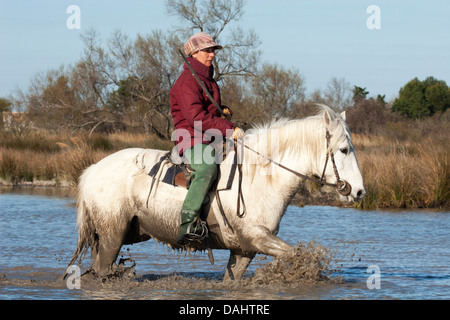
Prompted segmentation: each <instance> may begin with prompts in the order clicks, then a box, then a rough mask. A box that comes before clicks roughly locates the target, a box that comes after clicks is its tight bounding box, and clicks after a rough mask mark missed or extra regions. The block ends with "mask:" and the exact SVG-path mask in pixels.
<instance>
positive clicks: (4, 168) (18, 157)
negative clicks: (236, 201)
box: [0, 132, 450, 209]
mask: <svg viewBox="0 0 450 320" xmlns="http://www.w3.org/2000/svg"><path fill="white" fill-rule="evenodd" d="M353 143H354V145H355V149H356V154H357V157H358V161H359V165H360V168H361V171H362V174H363V177H364V182H365V186H366V190H367V196H366V198H365V199H364V200H363V201H362V202H361V203H359V204H357V205H356V206H357V207H359V208H361V209H376V208H444V209H445V208H449V207H450V154H449V150H450V142H449V139H448V137H447V136H446V134H445V133H442V134H434V135H431V136H430V135H429V136H427V137H424V138H418V137H415V138H414V140H412V139H411V140H406V141H402V142H399V140H395V139H391V138H387V137H383V136H368V135H356V134H355V135H353ZM172 145H173V144H172V142H171V141H166V140H161V139H158V138H157V137H156V136H146V135H144V134H129V133H115V134H110V135H102V134H93V135H90V136H89V135H87V134H85V135H80V136H76V137H69V136H64V135H62V134H50V133H46V132H30V133H28V134H22V135H21V136H9V135H7V134H1V135H0V178H1V179H2V180H3V183H7V184H13V185H14V184H29V185H33V184H34V185H36V184H37V185H40V184H43V185H53V186H61V185H71V186H74V185H76V182H77V180H78V177H79V176H80V174H81V172H82V171H83V170H84V169H85V168H86V167H88V166H89V165H90V164H93V163H95V162H97V161H99V160H100V159H102V158H104V157H105V156H107V155H109V154H111V153H113V152H116V151H118V150H121V149H125V148H130V147H142V148H155V149H163V150H169V149H170V148H171V147H172ZM49 181H51V183H49ZM293 203H294V204H298V205H305V204H336V203H337V201H336V197H335V196H334V194H333V193H331V194H325V193H323V192H320V191H319V190H318V189H317V188H315V187H314V186H313V185H306V186H305V187H302V188H301V189H300V190H299V192H298V194H297V196H296V198H295V199H294V202H293Z"/></svg>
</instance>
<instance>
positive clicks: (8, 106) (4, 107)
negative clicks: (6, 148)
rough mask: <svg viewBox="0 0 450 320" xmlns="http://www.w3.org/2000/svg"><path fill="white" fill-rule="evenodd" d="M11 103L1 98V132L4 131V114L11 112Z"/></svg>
mask: <svg viewBox="0 0 450 320" xmlns="http://www.w3.org/2000/svg"><path fill="white" fill-rule="evenodd" d="M11 105H12V103H11V101H9V100H8V99H5V98H0V132H1V131H3V112H5V111H11Z"/></svg>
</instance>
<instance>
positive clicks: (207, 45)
mask: <svg viewBox="0 0 450 320" xmlns="http://www.w3.org/2000/svg"><path fill="white" fill-rule="evenodd" d="M219 49H222V46H220V45H218V44H217V43H216V42H215V41H214V40H213V38H212V37H211V36H210V35H208V34H206V33H204V32H200V33H198V34H196V35H194V36H192V37H191V38H190V39H189V40H188V41H187V42H186V44H185V45H184V53H185V54H186V56H187V58H186V59H187V61H188V63H189V64H190V66H191V67H192V69H193V70H194V71H195V73H196V74H197V76H198V77H199V78H200V80H201V81H202V82H203V84H204V86H205V87H206V89H207V90H208V91H209V94H210V95H211V96H212V97H213V99H214V100H215V101H216V102H217V103H218V105H220V106H221V99H220V90H219V87H218V85H217V83H216V81H215V80H214V78H213V76H214V66H213V65H212V61H213V59H214V56H215V51H216V50H219ZM170 107H171V113H172V117H173V122H174V129H175V131H174V138H175V144H176V147H177V149H178V151H179V153H180V155H181V156H183V159H184V160H185V161H186V162H188V163H189V164H190V166H191V167H192V169H193V171H194V172H193V173H192V174H191V178H192V181H191V184H190V187H189V190H188V193H187V195H186V198H185V200H184V202H183V206H182V209H181V225H180V230H179V233H178V238H177V243H178V244H180V245H186V244H188V243H189V242H190V241H191V240H194V239H202V238H203V237H204V236H205V235H206V232H207V231H206V228H205V226H204V225H203V224H201V223H200V219H199V218H198V217H199V214H200V211H201V207H202V203H203V201H204V198H205V196H206V195H207V193H208V191H209V189H210V187H211V185H212V184H213V182H214V180H215V179H216V177H217V170H218V169H217V166H218V164H217V163H216V161H214V159H215V150H214V148H213V147H212V146H211V143H213V142H214V141H211V140H213V139H211V136H209V135H208V132H207V131H208V130H209V131H210V132H211V130H212V129H214V130H215V132H218V131H219V132H220V133H221V135H222V137H227V138H232V139H239V138H241V137H242V136H243V131H242V130H241V129H240V128H238V127H236V126H235V125H234V124H233V123H232V122H231V121H230V119H231V114H232V113H231V110H230V109H229V108H228V107H225V106H222V112H223V114H225V116H224V115H223V114H221V113H220V112H219V110H217V108H216V107H215V105H214V103H213V102H212V101H211V100H210V99H209V98H208V96H207V93H205V92H204V91H203V89H202V88H201V86H200V85H199V83H198V82H197V81H196V79H195V78H194V76H193V74H192V73H191V71H190V70H189V68H188V66H187V64H185V65H184V69H183V72H182V73H181V75H180V76H179V77H178V79H177V81H176V82H175V84H174V85H173V87H172V89H171V91H170ZM217 130H218V131H217ZM205 132H206V134H205ZM214 136H216V135H214ZM216 143H217V141H216Z"/></svg>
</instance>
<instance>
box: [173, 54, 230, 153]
mask: <svg viewBox="0 0 450 320" xmlns="http://www.w3.org/2000/svg"><path fill="white" fill-rule="evenodd" d="M187 59H188V61H189V63H190V65H191V66H192V68H193V69H194V70H195V72H196V73H197V75H198V77H199V78H200V80H202V82H203V83H204V85H205V87H206V88H207V89H208V91H209V93H211V95H212V96H213V98H214V100H216V101H217V103H218V104H219V105H221V100H220V90H219V87H218V85H217V83H216V81H215V80H214V78H213V75H214V67H213V66H211V67H207V66H205V65H204V64H202V63H201V62H199V61H197V60H196V59H195V58H191V57H188V58H187ZM170 111H171V113H172V117H173V123H174V129H175V131H174V136H173V139H174V140H175V144H176V145H177V148H178V151H179V152H180V154H182V153H183V152H184V151H185V150H187V149H189V148H191V147H193V146H194V145H195V144H198V143H204V144H211V143H212V142H214V140H215V139H214V138H213V139H211V135H208V134H206V135H205V134H204V133H205V131H207V130H210V129H216V130H215V131H211V130H210V132H212V133H213V135H214V136H218V135H219V132H220V134H221V135H222V136H223V137H226V136H228V137H229V136H230V135H231V134H232V133H233V130H234V128H235V125H234V124H233V123H232V122H230V121H228V120H226V119H223V118H221V114H220V112H219V111H218V110H217V108H216V107H215V106H214V104H213V103H212V102H211V101H210V100H209V99H208V97H207V96H206V94H205V93H204V92H203V90H202V88H201V87H200V85H199V84H198V83H197V81H196V80H195V78H194V76H193V75H192V74H191V72H190V70H189V68H188V66H187V65H186V64H185V65H184V70H183V72H182V73H181V75H180V76H179V77H178V79H177V81H176V82H175V84H174V85H173V87H172V89H171V90H170ZM196 121H198V122H197V123H196V126H195V130H194V122H196ZM211 140H212V141H211Z"/></svg>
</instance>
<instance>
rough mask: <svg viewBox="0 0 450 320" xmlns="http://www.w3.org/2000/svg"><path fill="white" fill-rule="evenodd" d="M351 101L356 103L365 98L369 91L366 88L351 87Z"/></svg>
mask: <svg viewBox="0 0 450 320" xmlns="http://www.w3.org/2000/svg"><path fill="white" fill-rule="evenodd" d="M352 92H353V98H352V99H353V102H354V103H355V104H356V103H358V102H359V101H361V100H365V99H366V98H367V95H368V94H369V91H367V90H366V88H361V87H358V86H354V87H353V90H352Z"/></svg>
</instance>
